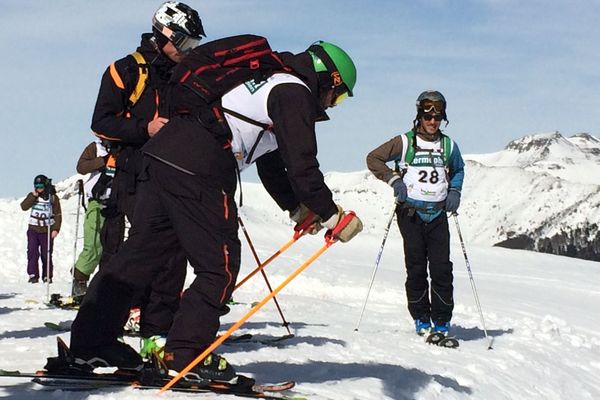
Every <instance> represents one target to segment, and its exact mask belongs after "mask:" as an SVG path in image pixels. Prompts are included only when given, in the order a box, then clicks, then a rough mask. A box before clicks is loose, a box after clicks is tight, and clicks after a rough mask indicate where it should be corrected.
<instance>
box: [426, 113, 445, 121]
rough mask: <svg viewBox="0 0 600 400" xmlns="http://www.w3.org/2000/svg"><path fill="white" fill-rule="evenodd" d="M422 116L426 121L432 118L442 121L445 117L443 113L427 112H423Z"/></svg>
mask: <svg viewBox="0 0 600 400" xmlns="http://www.w3.org/2000/svg"><path fill="white" fill-rule="evenodd" d="M422 118H423V120H424V121H430V120H432V119H434V120H436V121H441V120H443V119H444V115H443V114H433V113H425V114H423V117H422Z"/></svg>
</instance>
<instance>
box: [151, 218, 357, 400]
mask: <svg viewBox="0 0 600 400" xmlns="http://www.w3.org/2000/svg"><path fill="white" fill-rule="evenodd" d="M354 215H355V214H354V212H352V211H350V212H349V213H348V214H346V216H345V217H344V218H343V219H342V221H341V222H340V223H338V226H337V227H336V228H335V229H334V231H333V232H332V231H327V233H326V234H325V244H324V245H323V246H322V247H321V248H320V249H319V250H317V251H316V252H315V253H314V254H313V255H312V256H310V258H309V259H308V260H306V261H305V262H304V264H302V265H301V266H299V267H298V269H296V270H295V271H294V272H293V273H292V274H291V275H290V276H288V277H287V278H286V279H285V281H283V282H282V283H281V284H280V285H279V286H277V287H276V288H275V290H274V291H272V292H271V293H269V294H268V295H267V296H266V297H265V298H264V299H262V300H261V301H260V302H259V303H258V304H257V305H255V306H254V307H252V309H250V311H248V312H247V313H246V314H245V315H244V316H243V317H242V318H240V319H239V320H238V321H237V322H236V323H235V324H233V326H231V328H229V329H228V330H227V331H226V332H225V333H224V334H222V335H221V336H219V338H218V339H217V340H215V341H214V342H213V343H212V344H211V345H210V346H208V347H207V348H206V350H204V351H203V352H202V354H200V355H199V356H198V357H196V358H195V359H194V360H193V361H192V362H191V363H189V364H188V366H187V367H185V368H184V369H182V370H181V371H180V372H179V373H178V374H177V375H176V376H174V377H173V378H172V379H171V380H170V381H169V382H167V383H166V384H165V386H163V387H162V388H161V389H160V392H159V394H162V393H164V392H165V391H167V390H169V388H171V387H172V386H173V385H175V384H176V383H177V382H178V381H179V380H180V379H181V378H182V377H183V376H184V375H185V374H187V373H188V372H190V371H191V370H192V368H194V367H195V366H196V365H198V363H200V361H202V360H204V359H205V358H206V357H207V356H208V355H209V354H210V353H211V352H212V351H213V350H215V349H216V348H217V347H219V346H220V345H221V344H222V343H223V342H224V341H225V340H227V338H229V336H231V335H232V334H233V332H235V331H236V330H237V329H239V327H240V326H242V325H243V324H244V323H245V322H246V321H247V320H248V319H249V318H250V317H251V316H253V315H254V314H255V313H256V312H257V311H258V310H260V309H261V308H262V306H264V305H265V304H266V303H267V302H268V301H269V300H271V299H272V298H273V297H274V296H276V295H277V294H278V293H279V292H280V291H281V290H282V289H283V288H284V287H286V286H287V284H288V283H290V282H291V281H292V280H294V278H296V277H297V276H298V275H299V274H300V273H302V271H304V270H305V269H306V268H308V266H309V265H310V264H312V263H313V261H315V260H316V259H317V258H319V256H321V254H323V253H324V252H325V251H326V250H327V249H328V248H330V247H331V245H333V244H334V243H335V242H336V241H337V239H336V234H337V233H339V231H341V230H342V229H343V228H344V227H345V226H346V225H347V224H348V222H350V220H351V219H352V217H353V216H354Z"/></svg>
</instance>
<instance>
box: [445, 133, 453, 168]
mask: <svg viewBox="0 0 600 400" xmlns="http://www.w3.org/2000/svg"><path fill="white" fill-rule="evenodd" d="M453 150H454V140H452V139H450V137H448V136H446V135H444V134H443V133H442V159H443V160H444V165H445V166H448V163H449V162H450V156H451V155H452V151H453Z"/></svg>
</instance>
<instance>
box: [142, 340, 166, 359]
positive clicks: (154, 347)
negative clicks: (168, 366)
mask: <svg viewBox="0 0 600 400" xmlns="http://www.w3.org/2000/svg"><path fill="white" fill-rule="evenodd" d="M166 342H167V338H166V337H165V336H160V335H154V336H150V337H147V338H141V339H140V356H142V358H143V359H145V360H149V359H150V358H151V357H152V354H156V355H157V356H158V357H159V358H163V357H164V355H165V343H166Z"/></svg>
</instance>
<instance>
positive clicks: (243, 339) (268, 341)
mask: <svg viewBox="0 0 600 400" xmlns="http://www.w3.org/2000/svg"><path fill="white" fill-rule="evenodd" d="M294 337H295V335H293V334H290V335H283V336H277V337H271V338H265V339H261V338H256V337H254V335H252V334H250V333H246V334H243V335H240V336H235V337H233V338H229V339H227V340H226V341H225V342H224V343H223V344H224V345H228V344H229V345H233V344H238V343H258V344H264V345H273V346H275V345H277V344H279V343H281V342H283V341H286V340H288V339H292V338H294Z"/></svg>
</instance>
